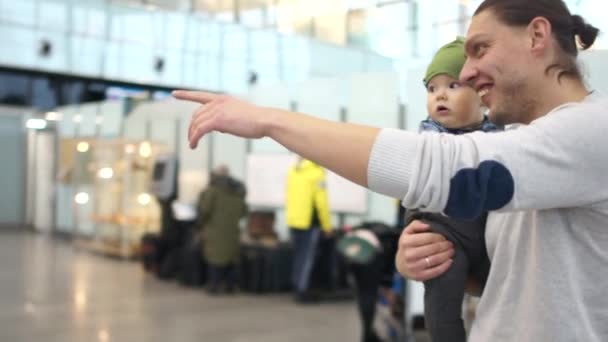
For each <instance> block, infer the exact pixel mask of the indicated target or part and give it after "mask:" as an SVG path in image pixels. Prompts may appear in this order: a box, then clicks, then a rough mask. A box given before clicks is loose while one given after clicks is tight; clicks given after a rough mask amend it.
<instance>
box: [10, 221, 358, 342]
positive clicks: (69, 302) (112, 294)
mask: <svg viewBox="0 0 608 342" xmlns="http://www.w3.org/2000/svg"><path fill="white" fill-rule="evenodd" d="M358 327H359V325H358V320H357V315H356V311H355V307H354V303H353V302H350V301H346V302H338V303H328V304H321V305H314V306H298V305H295V304H294V303H293V302H292V301H291V298H290V297H289V296H287V295H277V296H269V295H266V296H249V295H243V294H240V295H237V296H235V297H210V296H207V295H206V294H205V293H204V292H203V291H201V290H200V289H185V288H182V287H179V286H178V285H176V284H175V283H172V282H161V281H159V280H157V279H155V278H154V277H152V276H149V275H147V274H145V273H144V272H143V271H142V270H141V267H140V266H139V264H137V263H135V262H128V261H119V260H113V259H109V258H106V257H101V256H97V255H93V254H91V253H89V252H87V251H82V250H78V249H76V248H74V247H73V246H72V245H71V244H70V243H69V242H66V241H61V240H57V239H51V238H49V237H46V236H44V235H39V234H33V233H20V232H15V231H12V230H11V231H8V232H3V231H0V341H11V342H12V341H20V342H29V341H32V342H33V341H36V342H38V341H45V342H69V341H79V342H80V341H86V342H93V341H98V342H111V341H125V342H127V341H129V342H131V341H146V342H156V341H158V342H161V341H162V342H166V341H175V342H177V341H179V342H188V341H196V342H203V341H209V342H215V341H221V342H256V341H260V342H262V341H264V342H275V341H276V342H279V341H281V342H285V341H290V342H298V341H302V342H304V341H306V342H309V341H358V336H359V328H358Z"/></svg>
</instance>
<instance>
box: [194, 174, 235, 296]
mask: <svg viewBox="0 0 608 342" xmlns="http://www.w3.org/2000/svg"><path fill="white" fill-rule="evenodd" d="M246 214H247V205H246V203H245V186H244V185H243V183H241V182H240V181H238V180H236V179H234V178H232V177H231V176H230V172H229V169H228V167H227V166H225V165H221V166H218V167H217V168H216V169H215V170H214V171H213V172H212V174H211V180H210V182H209V186H208V187H207V188H206V189H205V190H204V191H202V192H201V194H200V196H199V201H198V223H197V224H198V227H199V228H200V229H201V236H202V240H203V244H202V246H203V256H204V259H205V261H206V263H207V270H208V276H207V281H208V288H207V289H208V291H209V293H211V294H215V293H218V292H219V291H222V290H223V291H225V292H228V293H231V292H233V291H234V290H235V287H236V281H237V279H236V265H237V263H238V261H239V251H240V246H239V244H240V240H239V237H240V229H239V221H240V219H241V218H242V217H244V216H245V215H246Z"/></svg>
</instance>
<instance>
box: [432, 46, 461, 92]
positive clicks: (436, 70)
mask: <svg viewBox="0 0 608 342" xmlns="http://www.w3.org/2000/svg"><path fill="white" fill-rule="evenodd" d="M465 61H466V57H465V53H464V38H462V37H458V38H456V40H455V41H453V42H451V43H448V44H446V45H444V46H442V47H441V48H440V49H439V51H437V53H436V54H435V57H433V61H431V64H429V66H428V68H427V69H426V74H425V76H424V84H425V85H427V84H428V83H429V81H430V80H431V79H432V78H433V77H435V76H437V75H441V74H447V75H448V76H451V77H453V78H455V79H458V78H459V77H460V71H461V70H462V67H463V66H464V62H465Z"/></svg>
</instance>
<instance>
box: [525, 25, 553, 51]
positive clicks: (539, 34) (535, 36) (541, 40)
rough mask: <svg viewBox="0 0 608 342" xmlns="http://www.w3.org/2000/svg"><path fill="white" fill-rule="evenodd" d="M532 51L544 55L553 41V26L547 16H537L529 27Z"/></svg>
mask: <svg viewBox="0 0 608 342" xmlns="http://www.w3.org/2000/svg"><path fill="white" fill-rule="evenodd" d="M526 30H527V32H528V39H529V42H530V46H529V48H530V51H531V52H532V54H534V55H542V54H543V53H544V52H545V51H546V50H547V48H549V47H550V46H551V44H552V43H553V39H552V38H553V35H552V27H551V23H550V22H549V20H548V19H547V18H545V17H536V18H534V19H532V21H530V24H528V27H527V29H526Z"/></svg>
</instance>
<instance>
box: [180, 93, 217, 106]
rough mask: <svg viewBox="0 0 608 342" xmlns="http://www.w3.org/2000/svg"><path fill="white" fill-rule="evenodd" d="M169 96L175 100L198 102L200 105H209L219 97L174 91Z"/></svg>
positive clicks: (210, 94) (211, 94)
mask: <svg viewBox="0 0 608 342" xmlns="http://www.w3.org/2000/svg"><path fill="white" fill-rule="evenodd" d="M171 95H173V97H175V98H176V99H180V100H186V101H192V102H198V103H201V104H206V103H209V102H211V101H213V100H215V99H217V98H218V96H219V95H217V94H213V93H207V92H204V91H189V90H174V91H173V92H172V93H171Z"/></svg>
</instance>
